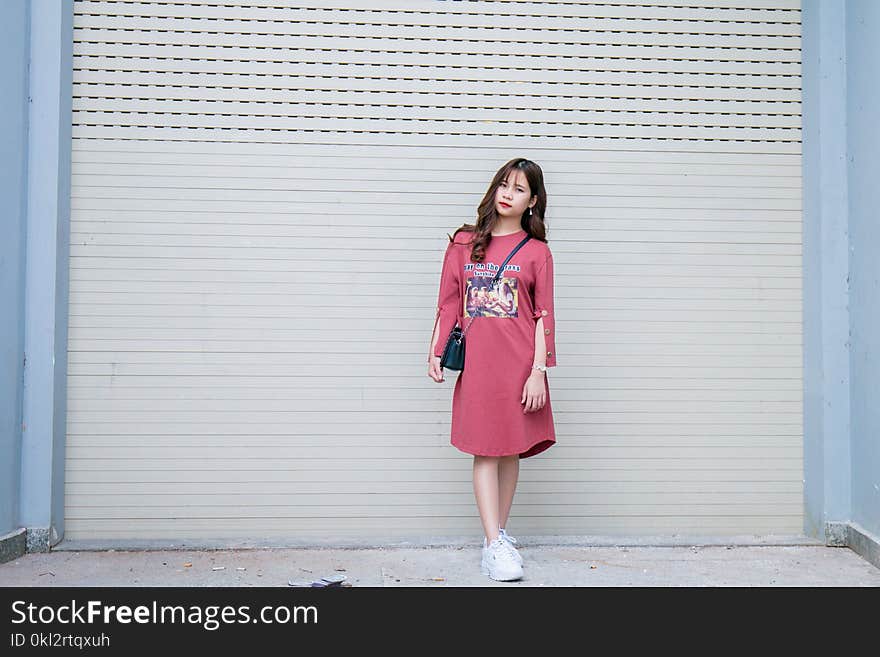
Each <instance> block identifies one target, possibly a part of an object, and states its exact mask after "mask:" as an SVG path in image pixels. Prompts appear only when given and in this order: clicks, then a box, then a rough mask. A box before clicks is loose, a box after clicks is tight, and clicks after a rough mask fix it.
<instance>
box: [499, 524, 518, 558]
mask: <svg viewBox="0 0 880 657" xmlns="http://www.w3.org/2000/svg"><path fill="white" fill-rule="evenodd" d="M498 535H499V536H501V538H503V539H504V540H505V541H507V544H508V545H509V546H510V549H511V550H512V551H513V558H514V559H516V562H517V563H518V564H519V565H520V566H522V564H523V558H522V555H521V554H520V553H519V550H517V549H516V548H515V547H514V546H513V544H514V543H516V539H515V538H514V537H513V536H509V535H508V534H507V532H506V531H504V529H503V528H499V529H498Z"/></svg>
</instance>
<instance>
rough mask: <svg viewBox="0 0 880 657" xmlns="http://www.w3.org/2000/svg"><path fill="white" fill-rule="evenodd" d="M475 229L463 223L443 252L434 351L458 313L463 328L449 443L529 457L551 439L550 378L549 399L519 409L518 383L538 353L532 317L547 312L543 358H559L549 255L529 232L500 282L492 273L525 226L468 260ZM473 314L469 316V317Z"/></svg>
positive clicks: (466, 449)
mask: <svg viewBox="0 0 880 657" xmlns="http://www.w3.org/2000/svg"><path fill="white" fill-rule="evenodd" d="M471 236H472V233H470V232H467V231H460V232H459V233H458V234H457V235H455V241H454V242H450V243H449V246H447V248H446V254H445V256H444V258H443V269H442V273H441V275H440V293H439V296H438V300H437V320H435V324H436V322H437V321H439V325H440V331H439V334H438V335H439V337H438V338H437V344H436V345H435V347H434V355H435V356H442V355H443V349H444V347H445V346H446V340H447V338H448V337H449V332H450V331H451V330H452V328H453V327H454V326H455V323H456V320H458V322H459V323H460V324H461V326H462V327H466V326H468V322H471V325H470V328H468V330H467V333H466V334H465V366H464V370H463V371H462V372H460V373H459V372H458V371H457V370H444V374H453V375H455V376H456V380H455V388H454V390H453V395H452V428H451V443H452V445H454V446H455V447H457V448H458V449H460V450H461V451H463V452H466V453H468V454H475V455H481V456H507V455H511V454H519V457H520V458H521V459H522V458H528V457H529V456H534V455H535V454H539V453H540V452H543V451H544V450H545V449H547V448H548V447H551V446H552V445H553V444H555V442H556V432H555V429H554V426H553V409H552V408H551V405H550V385H549V381H548V379H547V378H546V374H545V386H546V391H547V395H546V403H545V405H544V407H543V408H541V409H539V410H537V411H531V412H528V413H524V412H523V409H524V408H525V403H524V402H521V401H520V400H521V399H522V393H523V386H524V385H525V382H526V379H527V378H528V377H529V374H530V373H531V371H532V364H533V363H535V362H536V359H535V325H536V323H537V321H538V319H539V318H543V320H544V341H545V343H546V346H547V356H546V365H547V367H548V368H549V367H554V366H555V365H556V339H555V337H556V335H555V334H556V326H555V319H554V314H553V256H552V254H551V253H550V248H549V247H548V246H547V244H546V243H545V242H542V241H540V240H538V239H536V238H534V237H533V238H532V239H530V240H529V241H528V242H526V243H525V245H524V246H523V247H522V248H521V249H520V250H519V251H517V252H516V254H515V255H514V256H513V257H512V258H511V259H510V261H509V262H508V263H507V266H506V268H505V272H504V273H503V274H502V275H501V277H500V279H499V281H498V285H497V286H495V288H491V287H490V283H491V279H492V277H493V276H494V275H495V273H496V272H497V271H498V267H500V266H501V263H502V262H504V259H505V258H506V257H507V254H508V253H510V251H511V250H512V249H513V248H514V247H515V246H516V245H517V244H519V242H520V240H522V239H523V238H524V237H525V236H526V231H525V230H522V229H521V230H519V231H518V232H516V233H511V234H509V235H501V236H494V237H492V239H491V241H490V243H489V246H488V248H487V249H486V257H485V258H484V259H483V262H478V263H474V262H471V260H470V253H471V247H470V245H469V242H470V240H471ZM471 317H474V319H473V320H471V319H470V318H471Z"/></svg>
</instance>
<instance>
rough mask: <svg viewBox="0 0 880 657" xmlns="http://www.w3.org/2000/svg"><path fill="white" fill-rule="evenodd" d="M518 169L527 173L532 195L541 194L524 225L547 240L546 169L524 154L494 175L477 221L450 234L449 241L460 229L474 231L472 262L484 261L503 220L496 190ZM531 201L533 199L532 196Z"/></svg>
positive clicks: (534, 235)
mask: <svg viewBox="0 0 880 657" xmlns="http://www.w3.org/2000/svg"><path fill="white" fill-rule="evenodd" d="M514 169H518V170H520V171H522V172H523V174H524V175H525V177H526V180H527V181H528V183H529V190H530V191H531V193H532V196H537V197H538V199H537V200H536V201H535V205H534V207H532V208H531V213H530V212H529V208H526V211H525V212H524V213H523V216H522V218H521V219H520V226H521V227H522V228H523V229H524V230H525V231H526V232H527V233H528V234H529V235H531V236H532V237H533V238H535V239H539V240H541V241H542V242H546V241H547V237H546V235H547V228H546V226H545V224H544V213H545V211H546V210H547V191H546V190H545V189H544V172H543V171H542V170H541V167H539V166H538V165H537V164H535V163H534V162H532V161H531V160H527V159H526V158H524V157H516V158H514V159H512V160H510V161H509V162H507V163H506V164H505V165H504V166H502V167H501V168H500V169H498V172H497V173H496V174H495V177H494V178H492V182H491V183H490V184H489V189H488V190H486V194H485V195H484V196H483V200H482V201H480V205H479V206H478V207H477V223H476V224H462V225H461V226H460V227H459V228H456V230H455V232H454V233H453V234H452V235H451V236H448V237H449V241H454V240H455V236H456V235H457V234H458V233H459V232H460V231H467V232H472V233H473V237H472V238H471V261H472V262H482V260H483V258H484V257H485V256H486V248H487V247H488V246H489V242H491V241H492V231H493V230H494V228H495V226H496V224H497V223H498V221H499V219H498V213H497V212H496V211H495V192H496V191H497V189H498V187H499V185H501V183H502V182H503V181H504V180H507V175H508V174H509V173H510V172H511V171H513V170H514ZM529 200H531V197H530V198H529Z"/></svg>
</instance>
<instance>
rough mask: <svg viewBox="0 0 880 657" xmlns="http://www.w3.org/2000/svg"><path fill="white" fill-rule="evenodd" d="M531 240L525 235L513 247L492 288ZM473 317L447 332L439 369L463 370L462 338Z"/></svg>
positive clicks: (494, 278) (530, 237) (463, 345)
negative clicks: (511, 261)
mask: <svg viewBox="0 0 880 657" xmlns="http://www.w3.org/2000/svg"><path fill="white" fill-rule="evenodd" d="M530 239H532V236H531V235H526V236H525V237H524V238H522V241H521V242H520V243H519V244H517V245H516V246H515V247H513V251H511V252H510V253H509V254H508V255H507V257H506V258H505V259H504V262H503V263H502V264H501V267H499V268H498V271H497V272H495V276H494V277H493V278H492V285H493V286H494V285H495V284H496V283H497V282H498V279H499V278H501V275H502V274H503V273H504V268H505V267H506V266H507V263H508V261H509V260H510V259H511V258H512V257H513V255H514V254H515V253H516V252H517V251H519V250H520V249H521V248H522V247H523V245H524V244H525V243H526V242H528V241H529V240H530ZM474 317H476V315H472V316H471V319H470V321H469V322H468V325H467V326H466V327H465V328H464V330H462V328H461V326H460V325H459V323H458V320H457V319H456V322H455V326H454V327H453V328H452V330H451V331H450V332H449V337H448V338H447V339H446V347H445V348H444V349H443V356H441V358H440V368H441V369H442V368H446V369H449V370H459V371H461V370H464V352H465V341H464V336H465V333H467V330H468V329H469V328H470V327H471V323H472V322H473V321H474Z"/></svg>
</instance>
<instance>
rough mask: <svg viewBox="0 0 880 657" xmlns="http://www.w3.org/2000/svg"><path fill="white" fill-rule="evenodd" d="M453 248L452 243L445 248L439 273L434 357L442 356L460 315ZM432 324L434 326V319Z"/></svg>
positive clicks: (458, 286)
mask: <svg viewBox="0 0 880 657" xmlns="http://www.w3.org/2000/svg"><path fill="white" fill-rule="evenodd" d="M454 248H455V247H454V246H453V243H452V242H450V243H449V245H448V246H447V247H446V254H445V255H444V256H443V269H442V271H441V273H440V293H439V294H438V296H437V318H438V319H439V321H440V330H439V332H438V334H437V343H436V344H435V345H434V355H435V356H438V357H442V356H443V349H444V348H445V347H446V339H447V338H448V337H449V332H450V331H451V330H452V328H453V327H454V326H455V322H456V320H457V319H458V318H459V317H460V316H461V314H462V307H463V304H462V299H461V284H460V280H459V271H458V267H457V266H455V264H454V260H455V254H454V253H453V249H454ZM434 323H435V325H436V323H437V320H436V319H435V322H434Z"/></svg>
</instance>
